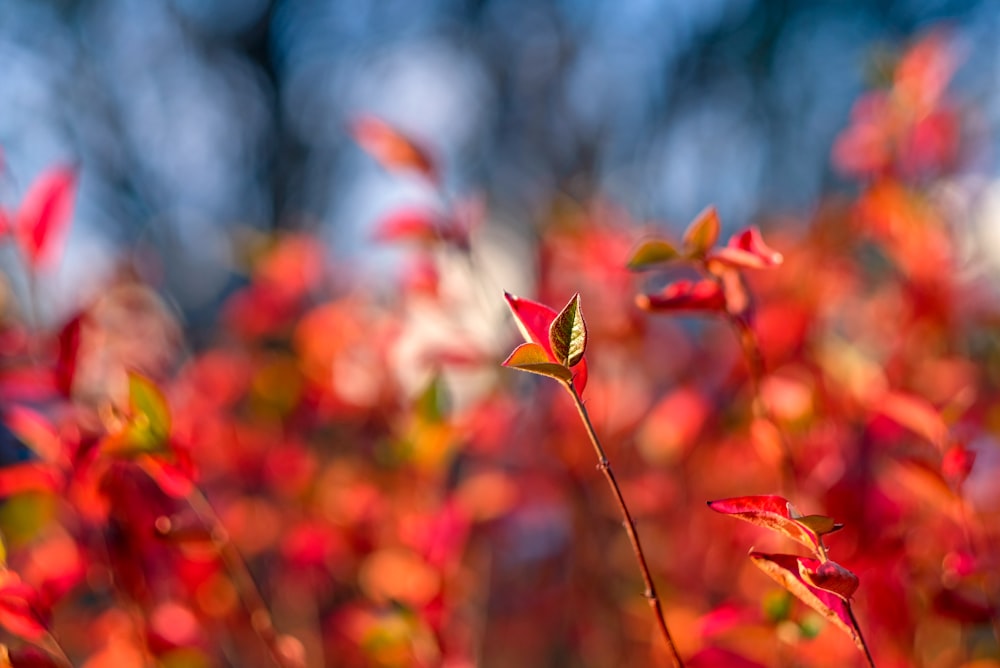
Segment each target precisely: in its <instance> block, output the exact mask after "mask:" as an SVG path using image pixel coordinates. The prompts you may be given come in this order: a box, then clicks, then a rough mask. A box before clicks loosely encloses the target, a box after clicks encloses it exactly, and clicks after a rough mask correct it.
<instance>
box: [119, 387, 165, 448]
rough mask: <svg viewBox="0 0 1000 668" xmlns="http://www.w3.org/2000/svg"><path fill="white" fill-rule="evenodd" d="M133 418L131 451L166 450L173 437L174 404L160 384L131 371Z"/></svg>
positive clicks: (128, 434)
mask: <svg viewBox="0 0 1000 668" xmlns="http://www.w3.org/2000/svg"><path fill="white" fill-rule="evenodd" d="M128 393H129V394H128V400H129V412H130V416H129V422H128V425H127V426H126V428H125V429H126V441H127V449H128V451H129V452H131V453H140V452H156V451H160V450H163V449H164V448H165V446H166V444H167V439H168V438H169V437H170V406H169V405H168V404H167V399H166V397H164V396H163V393H162V392H161V391H160V389H159V388H158V387H157V386H156V384H155V383H154V382H153V381H152V380H150V379H149V378H146V377H145V376H143V375H141V374H139V373H136V372H134V371H130V372H129V374H128Z"/></svg>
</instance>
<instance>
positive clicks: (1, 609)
mask: <svg viewBox="0 0 1000 668" xmlns="http://www.w3.org/2000/svg"><path fill="white" fill-rule="evenodd" d="M34 598H35V592H34V590H33V589H31V588H30V587H28V586H27V585H25V584H23V583H22V582H21V578H20V577H19V576H18V575H17V573H15V572H13V571H8V570H4V571H3V573H2V575H0V627H3V628H5V629H6V630H7V631H8V632H10V633H11V634H13V635H15V636H17V637H18V638H21V639H22V640H27V641H29V642H34V641H37V640H39V639H40V638H42V637H43V636H44V635H45V634H46V629H45V626H44V625H43V624H42V622H41V620H40V619H39V617H38V615H37V614H36V613H35V611H34V610H33V607H32V603H31V602H32V601H33V600H34Z"/></svg>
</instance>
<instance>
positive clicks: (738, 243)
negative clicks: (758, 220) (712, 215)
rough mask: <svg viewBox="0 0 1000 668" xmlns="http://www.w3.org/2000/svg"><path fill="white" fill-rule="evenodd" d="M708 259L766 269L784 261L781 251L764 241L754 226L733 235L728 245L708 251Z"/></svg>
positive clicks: (749, 267)
mask: <svg viewBox="0 0 1000 668" xmlns="http://www.w3.org/2000/svg"><path fill="white" fill-rule="evenodd" d="M708 259H709V261H715V262H721V263H723V264H726V265H729V266H731V267H739V268H742V269H766V268H768V267H776V266H778V265H779V264H781V263H782V262H783V261H784V257H782V255H781V253H779V252H777V251H776V250H773V249H771V248H769V247H768V246H767V244H765V243H764V239H763V238H762V237H761V235H760V230H758V229H757V227H756V226H752V227H748V228H747V229H745V230H743V231H742V232H740V233H739V234H737V235H734V236H733V238H732V239H730V240H729V244H728V245H726V246H725V247H723V248H719V249H716V250H714V251H712V252H711V253H709V255H708Z"/></svg>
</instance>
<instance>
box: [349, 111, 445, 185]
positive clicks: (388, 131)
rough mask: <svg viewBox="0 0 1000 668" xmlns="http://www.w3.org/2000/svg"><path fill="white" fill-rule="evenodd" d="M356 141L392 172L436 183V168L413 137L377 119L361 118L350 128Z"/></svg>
mask: <svg viewBox="0 0 1000 668" xmlns="http://www.w3.org/2000/svg"><path fill="white" fill-rule="evenodd" d="M350 132H351V134H352V135H353V136H354V140H355V141H356V142H358V145H359V146H360V147H361V148H362V149H364V151H365V152H366V153H368V154H369V155H370V156H372V157H373V158H375V160H376V161H378V163H379V164H380V165H382V166H383V167H384V168H385V169H387V170H389V171H400V170H408V171H414V172H417V173H418V174H421V175H422V176H424V177H426V178H427V179H429V180H431V181H437V168H436V167H435V165H434V161H433V160H432V159H431V157H430V154H429V153H428V151H427V150H425V149H424V148H423V147H421V146H419V145H418V144H417V142H415V141H414V140H413V139H411V138H410V137H407V136H406V135H405V134H403V133H402V132H400V131H399V130H398V129H396V128H395V127H393V126H391V125H389V124H388V123H386V122H385V121H383V120H381V119H379V118H376V117H374V116H362V117H360V118H358V119H356V120H355V121H354V122H353V123H351V125H350Z"/></svg>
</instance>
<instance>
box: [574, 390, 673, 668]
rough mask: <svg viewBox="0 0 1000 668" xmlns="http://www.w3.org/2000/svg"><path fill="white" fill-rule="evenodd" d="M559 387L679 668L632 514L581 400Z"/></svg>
mask: <svg viewBox="0 0 1000 668" xmlns="http://www.w3.org/2000/svg"><path fill="white" fill-rule="evenodd" d="M563 387H565V388H566V390H567V391H568V392H569V394H570V396H571V397H573V403H574V405H575V406H576V410H577V412H578V413H579V414H580V419H581V420H582V421H583V426H584V427H585V428H586V430H587V435H588V436H589V437H590V442H591V444H592V445H593V446H594V452H595V454H596V455H597V468H599V469H600V470H601V472H603V473H604V478H605V479H606V480H607V481H608V486H609V487H611V492H612V493H613V494H614V496H615V501H617V502H618V508H619V509H620V510H621V513H622V516H623V517H624V519H625V522H624V525H625V532H626V533H627V534H628V538H629V541H630V542H631V543H632V551H633V552H634V553H635V558H636V561H638V562H639V570H640V571H641V573H642V579H643V582H644V583H645V585H646V591H645V593H644V595H645V597H646V600H647V601H648V602H649V607H650V608H652V610H653V614H654V616H655V617H656V625H657V627H658V628H659V630H660V635H661V636H663V639H664V641H666V643H667V648H668V649H669V650H670V656H671V659H672V660H673V663H674V666H675V668H683V666H684V662H683V661H682V660H681V656H680V654H679V653H678V651H677V646H676V645H675V644H674V639H673V638H672V637H671V636H670V630H669V629H668V628H667V621H666V619H664V617H663V607H662V606H661V605H660V599H659V597H658V596H657V594H656V585H654V584H653V576H652V575H651V574H650V572H649V566H648V565H647V564H646V555H645V553H644V552H643V551H642V544H641V543H640V542H639V534H638V532H637V531H636V530H635V522H634V521H633V520H632V514H631V513H630V512H629V509H628V505H627V504H626V503H625V497H624V496H622V490H621V488H620V487H619V486H618V481H617V480H616V479H615V474H614V471H612V470H611V463H610V462H609V461H608V457H607V455H605V453H604V448H603V447H601V442H600V439H598V437H597V432H595V431H594V425H593V424H592V423H591V421H590V416H589V415H588V414H587V408H586V407H585V406H584V405H583V400H582V399H580V395H579V394H578V393H577V391H576V388H575V387H574V386H573V383H572V382H571V381H567V382H563Z"/></svg>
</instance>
